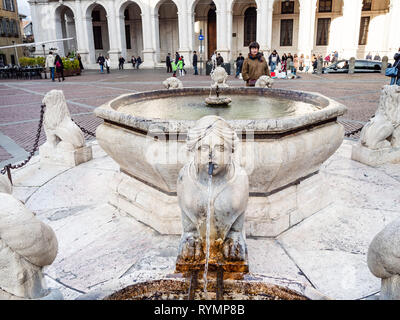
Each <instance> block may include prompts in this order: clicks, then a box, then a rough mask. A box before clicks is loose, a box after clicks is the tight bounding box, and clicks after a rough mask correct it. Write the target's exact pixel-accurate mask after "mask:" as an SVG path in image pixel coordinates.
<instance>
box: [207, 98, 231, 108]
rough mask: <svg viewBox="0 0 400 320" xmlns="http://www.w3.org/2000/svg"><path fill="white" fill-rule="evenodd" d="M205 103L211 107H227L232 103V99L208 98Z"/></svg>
mask: <svg viewBox="0 0 400 320" xmlns="http://www.w3.org/2000/svg"><path fill="white" fill-rule="evenodd" d="M205 101H206V103H207V104H208V105H209V106H227V105H228V104H230V103H231V102H232V99H231V98H229V97H207V98H206V99H205Z"/></svg>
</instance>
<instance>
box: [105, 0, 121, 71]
mask: <svg viewBox="0 0 400 320" xmlns="http://www.w3.org/2000/svg"><path fill="white" fill-rule="evenodd" d="M110 3H111V7H110V8H109V12H107V28H108V39H109V43H110V50H109V51H108V55H109V56H110V60H111V66H112V67H118V59H119V56H120V55H121V47H120V46H119V45H120V34H118V31H117V19H119V17H118V15H117V14H116V12H115V2H114V1H112V2H110Z"/></svg>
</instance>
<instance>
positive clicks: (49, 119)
mask: <svg viewBox="0 0 400 320" xmlns="http://www.w3.org/2000/svg"><path fill="white" fill-rule="evenodd" d="M42 103H43V104H45V105H46V112H45V114H44V125H45V127H47V128H48V129H56V128H57V127H58V125H59V124H60V123H61V122H62V121H63V120H64V119H65V118H66V117H68V118H70V117H71V115H70V113H69V110H68V106H67V101H66V100H65V96H64V93H63V92H62V91H61V90H51V91H49V92H48V93H47V94H46V95H45V96H44V98H43V100H42Z"/></svg>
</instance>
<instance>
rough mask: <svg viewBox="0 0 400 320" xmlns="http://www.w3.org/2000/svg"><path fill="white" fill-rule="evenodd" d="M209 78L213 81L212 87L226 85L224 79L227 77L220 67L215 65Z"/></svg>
mask: <svg viewBox="0 0 400 320" xmlns="http://www.w3.org/2000/svg"><path fill="white" fill-rule="evenodd" d="M211 79H212V80H213V81H214V84H213V85H212V87H216V86H218V87H228V85H227V84H226V79H228V74H227V73H226V71H225V69H224V68H222V67H216V68H215V69H214V71H213V72H212V73H211Z"/></svg>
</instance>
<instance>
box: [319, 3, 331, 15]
mask: <svg viewBox="0 0 400 320" xmlns="http://www.w3.org/2000/svg"><path fill="white" fill-rule="evenodd" d="M318 11H319V12H332V0H319V9H318Z"/></svg>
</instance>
